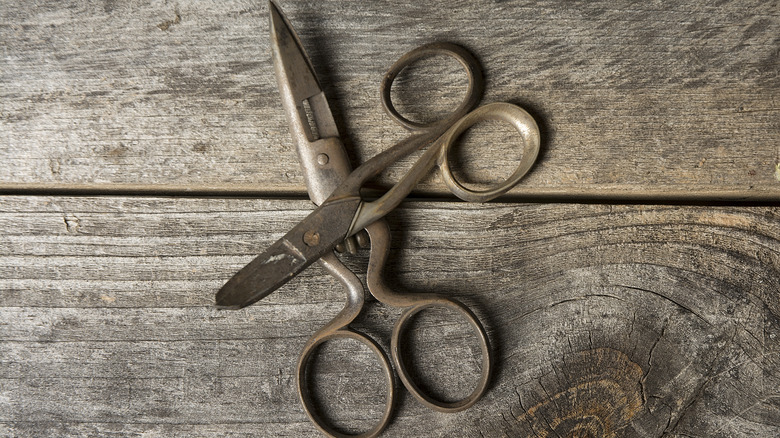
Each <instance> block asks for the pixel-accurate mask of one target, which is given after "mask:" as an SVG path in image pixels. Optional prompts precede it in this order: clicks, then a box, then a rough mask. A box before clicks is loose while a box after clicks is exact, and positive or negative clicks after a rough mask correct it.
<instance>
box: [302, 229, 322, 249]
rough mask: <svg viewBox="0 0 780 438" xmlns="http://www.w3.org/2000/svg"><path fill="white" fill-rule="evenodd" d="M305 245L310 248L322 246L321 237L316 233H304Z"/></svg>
mask: <svg viewBox="0 0 780 438" xmlns="http://www.w3.org/2000/svg"><path fill="white" fill-rule="evenodd" d="M303 243H305V244H306V245H308V246H317V245H319V244H320V235H319V234H318V233H317V232H316V231H311V230H309V231H307V232H305V233H303Z"/></svg>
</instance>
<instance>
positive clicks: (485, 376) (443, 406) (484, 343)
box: [390, 294, 492, 412]
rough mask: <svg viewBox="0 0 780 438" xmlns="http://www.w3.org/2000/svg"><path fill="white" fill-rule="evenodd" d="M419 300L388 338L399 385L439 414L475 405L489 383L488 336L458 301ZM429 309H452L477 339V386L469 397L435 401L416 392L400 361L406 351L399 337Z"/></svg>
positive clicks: (428, 296)
mask: <svg viewBox="0 0 780 438" xmlns="http://www.w3.org/2000/svg"><path fill="white" fill-rule="evenodd" d="M420 297H421V298H422V299H421V304H418V305H415V306H412V307H410V308H408V309H407V310H406V311H405V312H404V313H403V315H401V317H400V318H399V319H398V321H397V322H396V324H395V327H394V329H393V336H392V338H391V339H390V350H391V352H392V354H391V355H392V358H393V363H394V364H395V368H396V370H397V371H398V376H399V377H400V378H401V382H403V384H404V386H405V387H406V389H407V390H408V391H409V392H410V393H412V395H413V396H414V397H415V398H416V399H417V400H419V401H420V402H421V403H422V404H424V405H426V406H428V407H430V408H431V409H435V410H437V411H440V412H458V411H462V410H464V409H466V408H468V407H470V406H471V405H473V404H474V403H476V402H477V400H479V399H480V397H482V394H484V393H485V391H486V390H487V387H488V383H489V382H490V373H491V365H492V360H491V356H490V344H489V343H488V337H487V334H486V333H485V328H484V327H482V324H481V323H480V322H479V319H477V317H476V315H474V313H473V312H472V311H471V310H470V309H469V308H468V307H466V306H465V305H464V304H463V303H461V302H460V301H457V300H454V299H449V298H445V297H442V296H439V295H434V294H425V295H422V296H420ZM433 307H444V308H447V309H450V310H454V311H456V312H458V313H460V314H461V315H462V316H464V317H466V319H467V320H468V322H469V324H470V325H471V327H472V329H473V330H474V332H475V333H476V334H477V338H478V339H479V344H480V347H481V349H482V372H481V374H480V377H479V382H477V386H476V387H475V388H474V390H473V391H472V392H471V394H469V395H468V396H466V397H465V398H462V399H460V400H457V401H454V402H445V401H441V400H437V399H436V398H434V397H432V396H430V395H428V394H426V393H425V392H423V390H422V389H420V387H419V386H418V385H417V383H416V382H415V381H414V379H413V378H412V376H411V375H410V373H409V370H408V369H407V365H406V364H407V362H408V361H407V360H405V358H404V354H405V353H404V352H405V351H406V349H405V348H403V344H402V342H401V336H403V332H404V329H405V328H406V326H407V325H408V324H409V322H410V321H411V320H412V317H413V316H415V315H416V314H418V313H420V312H421V311H423V310H425V309H430V308H433Z"/></svg>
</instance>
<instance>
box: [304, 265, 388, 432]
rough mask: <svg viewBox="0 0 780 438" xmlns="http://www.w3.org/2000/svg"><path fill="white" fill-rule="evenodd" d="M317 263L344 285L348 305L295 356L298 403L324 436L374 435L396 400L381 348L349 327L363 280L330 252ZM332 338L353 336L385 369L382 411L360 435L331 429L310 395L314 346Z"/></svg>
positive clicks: (360, 304) (357, 310) (356, 311)
mask: <svg viewBox="0 0 780 438" xmlns="http://www.w3.org/2000/svg"><path fill="white" fill-rule="evenodd" d="M320 264H321V265H322V267H324V268H325V269H326V270H327V271H328V272H330V273H331V274H332V275H333V276H334V277H336V278H337V279H338V280H339V281H340V282H341V283H342V284H343V285H344V286H345V287H346V289H347V304H346V305H345V306H344V308H343V309H342V310H341V312H339V314H338V315H336V317H335V318H333V319H332V320H331V321H330V322H328V324H326V325H325V327H323V328H322V329H320V330H319V331H318V332H317V333H315V334H314V335H313V336H312V337H311V338H310V339H309V341H308V342H307V343H306V345H305V346H304V347H303V350H302V351H301V355H300V356H299V358H298V366H297V371H296V374H297V376H296V382H297V385H298V396H299V397H300V399H301V404H302V405H303V410H304V411H305V412H306V415H308V416H309V419H311V421H312V423H314V425H315V426H317V428H318V429H320V431H322V432H323V433H325V434H326V435H329V436H334V437H360V438H369V437H375V436H377V435H379V434H380V433H381V432H382V430H383V429H384V428H385V427H386V426H387V424H388V423H389V422H390V416H391V414H392V411H393V404H394V402H395V378H394V377H393V371H392V368H391V366H390V361H389V360H388V358H387V355H386V354H385V352H384V351H382V349H381V348H380V347H379V345H377V343H376V342H374V340H372V339H371V338H369V337H367V336H365V335H363V334H362V333H358V332H356V331H354V330H352V329H350V328H349V324H350V323H351V322H352V321H353V320H354V319H355V318H356V317H357V315H358V314H359V313H360V311H361V310H362V308H363V302H364V301H365V296H364V295H365V292H364V290H363V283H362V282H361V281H360V279H359V278H357V276H356V275H355V274H354V273H353V272H352V271H350V270H349V269H348V268H347V267H346V266H344V264H342V263H341V262H340V261H339V259H338V258H337V257H336V256H335V254H333V253H332V252H329V253H328V254H326V255H325V256H323V257H322V258H321V259H320ZM334 339H353V340H355V341H358V342H360V343H362V344H363V345H365V346H367V347H368V348H369V349H370V350H371V351H372V352H373V353H374V355H376V356H377V357H378V358H379V363H380V365H381V366H382V371H384V375H385V383H386V385H387V393H386V395H385V410H384V413H383V414H382V418H380V419H379V421H378V422H377V423H376V424H375V425H374V427H372V428H371V429H370V430H368V431H366V432H363V433H360V434H356V435H350V434H345V433H343V432H339V431H337V430H336V429H334V428H333V427H332V426H331V425H330V424H329V423H328V421H326V419H324V418H322V416H320V415H319V414H318V412H317V407H316V403H315V402H314V400H313V399H312V396H311V390H310V388H309V378H308V368H309V364H310V362H311V360H312V358H313V357H314V353H315V352H316V350H317V348H318V347H319V346H321V345H322V344H323V343H325V342H327V341H330V340H334Z"/></svg>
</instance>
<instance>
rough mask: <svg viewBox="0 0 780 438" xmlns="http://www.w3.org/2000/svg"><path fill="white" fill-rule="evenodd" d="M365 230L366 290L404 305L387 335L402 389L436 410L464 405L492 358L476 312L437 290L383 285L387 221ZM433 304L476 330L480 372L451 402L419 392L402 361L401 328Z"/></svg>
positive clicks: (479, 389)
mask: <svg viewBox="0 0 780 438" xmlns="http://www.w3.org/2000/svg"><path fill="white" fill-rule="evenodd" d="M366 231H368V235H369V237H370V238H371V255H370V257H369V261H368V271H367V273H366V283H367V284H368V290H369V291H371V294H372V295H374V297H376V299H377V300H379V301H381V302H382V303H385V304H388V305H391V306H395V307H406V308H407V309H406V311H405V312H404V313H403V314H402V315H401V317H400V318H399V319H398V321H397V322H396V324H395V327H394V329H393V335H392V338H391V339H390V351H391V356H392V358H393V363H394V365H395V368H396V371H397V372H398V375H399V377H400V378H401V382H403V384H404V386H405V387H406V389H407V390H409V392H410V393H412V395H413V396H414V397H415V398H416V399H417V400H419V401H420V402H421V403H423V404H424V405H426V406H428V407H430V408H432V409H435V410H437V411H440V412H457V411H461V410H463V409H466V408H468V407H469V406H471V405H473V404H474V403H476V402H477V400H479V398H480V397H482V395H483V394H484V393H485V391H486V390H487V386H488V383H489V381H490V374H491V372H492V361H493V359H492V355H491V351H490V343H489V341H488V337H487V334H486V333H485V328H484V327H483V326H482V324H481V323H480V322H479V319H478V318H477V317H476V315H474V312H472V311H471V310H470V309H469V308H468V307H466V306H465V305H464V304H463V303H461V302H460V301H457V300H454V299H450V298H446V297H443V296H441V295H437V294H402V293H397V292H395V291H393V290H392V289H390V288H388V287H387V286H386V285H385V282H384V279H383V273H382V270H383V267H384V265H385V262H386V261H387V256H388V253H389V251H390V227H389V226H388V225H387V221H385V220H382V219H380V220H378V221H376V222H374V223H372V224H370V225H369V226H368V227H366ZM433 307H444V308H447V309H450V310H454V311H456V312H458V313H460V314H461V315H463V316H464V317H465V318H466V319H467V320H468V322H469V324H470V325H471V327H472V329H473V330H474V332H475V333H476V334H477V338H478V339H479V344H480V348H481V350H482V372H481V374H480V377H479V382H478V383H477V386H476V387H475V388H474V390H473V391H472V392H471V394H469V395H468V396H466V397H465V398H463V399H461V400H457V401H454V402H445V401H441V400H437V399H436V398H434V397H432V396H430V395H428V394H426V393H425V392H423V391H422V390H421V389H420V387H419V386H418V385H417V383H416V382H415V381H414V379H413V378H412V376H411V374H410V373H409V370H408V369H407V365H406V363H407V361H406V360H404V354H405V353H404V348H403V344H402V341H401V337H402V335H403V333H404V329H405V328H406V327H407V325H408V324H409V322H410V321H411V320H412V317H414V316H415V315H417V314H418V313H420V312H421V311H423V310H425V309H429V308H433Z"/></svg>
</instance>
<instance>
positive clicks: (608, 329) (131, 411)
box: [0, 196, 780, 437]
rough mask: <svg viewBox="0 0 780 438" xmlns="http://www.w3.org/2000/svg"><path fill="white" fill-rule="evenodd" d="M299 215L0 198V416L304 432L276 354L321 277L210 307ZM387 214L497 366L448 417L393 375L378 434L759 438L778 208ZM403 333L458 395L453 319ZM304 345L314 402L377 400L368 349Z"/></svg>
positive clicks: (368, 316) (352, 408)
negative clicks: (467, 316) (484, 339)
mask: <svg viewBox="0 0 780 438" xmlns="http://www.w3.org/2000/svg"><path fill="white" fill-rule="evenodd" d="M310 209H311V206H310V204H309V203H308V202H304V201H289V200H288V201H272V200H250V199H218V198H204V199H196V198H189V199H173V198H142V197H98V198H90V197H72V198H62V197H24V196H20V197H3V198H0V226H1V227H2V230H3V234H2V236H3V237H2V238H0V434H2V435H8V436H58V437H59V436H135V435H151V436H246V435H256V436H300V435H309V434H313V433H314V429H313V426H312V425H311V424H309V423H308V421H307V419H306V417H305V415H304V414H303V412H302V411H301V408H300V407H299V404H298V400H297V396H296V393H295V384H294V379H293V376H294V367H295V363H296V359H297V354H298V351H299V349H300V348H301V347H302V345H303V343H304V342H305V340H306V339H307V338H308V336H310V335H311V334H312V333H313V332H314V330H316V328H318V327H320V326H321V325H322V324H324V323H325V322H326V321H327V320H328V319H329V318H331V317H332V316H333V315H335V314H336V313H337V312H338V310H339V309H340V307H341V305H342V302H343V295H344V294H343V291H342V290H341V289H340V287H339V285H338V284H337V283H336V282H335V281H334V280H333V279H332V278H330V277H328V276H326V275H325V274H324V272H323V271H322V270H321V269H320V268H319V267H317V266H314V267H312V268H309V269H308V270H307V271H305V272H304V273H303V274H302V275H301V276H300V277H299V278H296V279H294V280H293V281H291V282H290V283H289V284H288V285H286V286H284V287H283V288H282V289H280V290H279V291H277V292H276V293H274V294H272V295H270V296H269V297H267V298H266V299H265V300H263V301H262V302H260V303H258V304H257V305H255V306H251V307H249V308H247V309H243V310H240V311H217V310H215V309H214V308H213V307H212V302H213V294H214V292H215V291H216V290H217V289H218V288H219V286H220V285H221V284H222V282H224V281H225V280H226V279H227V278H228V277H229V276H230V275H232V273H233V272H235V271H236V270H237V269H238V268H240V267H241V266H242V265H243V264H245V263H246V262H248V261H249V260H250V259H251V258H252V257H253V255H254V254H256V253H258V252H259V251H260V250H261V249H262V248H263V247H264V246H266V245H267V244H269V243H270V242H271V241H272V240H273V239H275V238H277V237H278V236H281V235H282V233H284V232H285V231H286V229H287V228H288V227H290V226H291V225H292V224H294V223H295V222H296V221H297V220H299V219H300V218H302V217H304V215H305V214H306V213H307V212H308V211H310ZM389 219H390V223H391V228H392V229H393V235H394V240H393V242H392V254H393V255H392V258H391V260H390V264H389V265H388V266H387V268H386V269H387V271H386V272H387V274H388V278H389V279H391V282H392V285H393V286H394V287H396V288H398V289H400V290H410V291H438V292H441V293H446V294H448V295H450V296H454V297H457V298H458V299H460V300H462V301H463V302H465V303H466V304H467V305H469V306H470V307H472V308H473V309H474V310H475V311H476V313H477V314H478V315H479V317H480V318H481V319H482V321H483V322H484V323H485V324H486V328H487V330H488V333H489V336H490V338H491V341H492V344H493V348H494V352H495V355H496V364H497V368H496V373H495V376H494V378H493V381H492V383H491V387H490V389H489V391H488V392H487V394H486V395H485V397H484V398H483V399H482V400H481V401H480V402H478V403H477V404H476V405H475V406H473V407H472V408H470V409H468V410H466V411H464V412H461V413H457V414H441V413H436V412H433V411H430V410H428V409H426V408H424V407H423V406H421V405H420V404H419V403H417V402H416V401H414V400H413V399H412V398H411V397H409V396H408V394H406V392H405V390H403V389H400V392H401V394H402V396H401V402H400V403H399V405H398V407H397V408H398V413H397V415H396V417H395V419H394V421H393V423H392V424H391V425H390V427H389V428H388V429H387V436H502V435H508V436H571V434H572V433H574V432H575V431H579V433H580V434H581V435H582V434H589V435H590V436H643V437H660V436H707V437H719V436H723V437H727V436H728V437H736V436H745V437H747V436H776V435H778V434H779V433H780V393H778V388H780V209H778V208H773V207H743V208H734V207H681V206H643V205H620V206H605V205H574V204H558V205H556V204H550V205H528V204H500V203H491V204H485V205H470V204H464V203H440V202H436V203H433V202H411V203H406V204H404V205H403V206H402V208H401V209H399V210H397V211H396V212H394V213H393V214H392V215H391V216H390V218H389ZM345 260H346V261H347V263H348V264H349V266H350V267H351V268H352V269H353V270H355V271H356V272H360V271H361V270H362V269H364V268H365V265H366V257H365V254H363V255H360V256H350V257H345ZM399 312H400V311H399V310H397V309H392V308H387V307H385V306H383V305H381V304H379V303H377V302H376V301H373V300H370V301H369V303H368V305H367V312H366V313H365V315H364V316H363V317H361V319H360V321H359V322H358V323H357V324H356V327H357V328H358V329H360V330H363V331H365V332H367V333H368V334H369V335H370V336H372V337H374V338H376V339H378V341H379V342H380V344H382V345H383V346H385V347H386V346H387V343H388V339H389V334H390V331H391V328H392V323H393V322H394V320H395V318H396V317H397V316H398V315H399V314H400V313H399ZM417 327H418V328H420V333H421V335H420V336H419V337H415V338H414V339H412V340H411V341H413V343H412V344H411V347H410V348H411V349H412V351H414V352H415V353H419V354H420V358H421V359H420V363H421V364H424V363H427V362H425V361H427V360H430V361H433V362H432V363H433V364H435V365H433V366H429V367H421V370H420V371H419V372H418V374H419V376H418V378H420V379H421V380H422V381H423V382H424V383H428V384H439V385H443V386H444V387H445V388H450V389H449V390H447V391H443V395H444V396H448V397H455V396H458V395H463V394H464V393H465V392H468V389H469V388H470V385H472V384H473V382H474V380H473V379H472V378H470V374H469V373H470V372H475V371H476V370H477V369H478V366H479V365H478V357H477V356H478V349H476V350H475V348H476V346H474V345H472V342H471V341H470V335H469V332H468V331H467V330H466V325H465V323H464V324H463V325H460V324H458V323H456V322H455V320H452V319H447V315H443V314H438V313H433V314H428V315H425V316H424V317H422V318H421V319H420V320H419V321H417ZM437 335H438V336H444V337H445V340H444V341H442V340H441V339H440V338H439V337H437ZM324 353H325V354H323V356H322V357H321V358H320V359H319V360H318V362H317V365H316V369H317V373H316V375H317V376H318V377H320V378H322V379H323V384H322V385H321V386H320V387H318V388H319V389H318V391H320V393H319V394H320V397H322V398H324V399H325V400H330V399H328V398H327V397H333V400H338V402H333V401H332V402H330V403H327V409H328V412H330V413H331V414H333V415H335V416H336V417H337V418H338V424H339V425H341V426H342V427H344V428H346V429H348V430H354V429H360V428H365V427H367V425H368V424H369V423H370V419H371V418H376V415H378V410H379V409H380V408H381V403H382V396H383V395H382V394H383V393H382V383H381V376H380V374H379V370H378V368H377V365H376V364H375V363H374V362H373V361H372V360H373V358H372V357H371V355H370V352H367V351H363V350H362V349H361V348H359V347H358V346H356V345H352V344H349V343H342V344H335V345H331V346H329V347H328V349H326V350H325V352H324ZM475 355H477V356H475Z"/></svg>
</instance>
